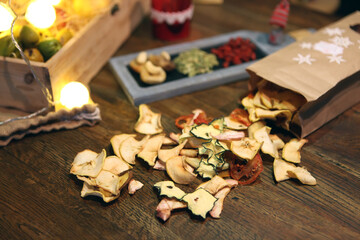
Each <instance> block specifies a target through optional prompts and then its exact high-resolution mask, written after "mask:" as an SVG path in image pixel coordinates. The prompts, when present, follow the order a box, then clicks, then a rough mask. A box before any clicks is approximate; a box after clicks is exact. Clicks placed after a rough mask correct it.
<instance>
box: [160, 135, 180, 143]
mask: <svg viewBox="0 0 360 240" xmlns="http://www.w3.org/2000/svg"><path fill="white" fill-rule="evenodd" d="M170 134H171V133H170ZM176 144H178V141H175V140H173V139H172V138H170V137H164V141H163V143H162V145H176Z"/></svg>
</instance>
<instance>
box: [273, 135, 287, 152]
mask: <svg viewBox="0 0 360 240" xmlns="http://www.w3.org/2000/svg"><path fill="white" fill-rule="evenodd" d="M270 139H271V141H272V142H273V144H274V146H275V148H276V149H277V150H279V149H283V148H284V146H285V143H284V141H283V140H282V139H281V138H279V136H278V135H275V134H270Z"/></svg>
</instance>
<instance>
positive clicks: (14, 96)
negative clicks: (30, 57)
mask: <svg viewBox="0 0 360 240" xmlns="http://www.w3.org/2000/svg"><path fill="white" fill-rule="evenodd" d="M31 64H32V67H33V69H34V72H35V74H36V76H37V77H38V78H39V80H40V81H41V82H42V83H44V84H45V86H46V87H48V88H49V89H50V91H51V84H50V78H49V72H48V69H47V68H46V67H45V66H44V64H42V63H36V62H31ZM47 104H48V103H47V100H46V98H45V96H44V94H43V93H42V90H41V86H40V84H39V83H38V82H37V81H36V80H35V78H34V77H33V75H32V73H31V71H30V68H29V67H28V66H27V65H26V64H24V62H23V61H22V60H21V59H12V58H4V57H0V106H3V107H12V108H17V109H20V110H24V111H27V112H34V111H37V110H39V109H41V108H43V107H44V106H47Z"/></svg>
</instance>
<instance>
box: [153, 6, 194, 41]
mask: <svg viewBox="0 0 360 240" xmlns="http://www.w3.org/2000/svg"><path fill="white" fill-rule="evenodd" d="M193 11H194V6H193V4H192V1H191V0H152V9H151V20H152V28H153V34H154V36H155V37H156V38H158V39H161V40H166V41H175V40H180V39H183V38H186V37H187V36H189V33H190V21H191V18H192V15H193Z"/></svg>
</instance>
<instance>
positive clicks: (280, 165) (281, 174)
mask: <svg viewBox="0 0 360 240" xmlns="http://www.w3.org/2000/svg"><path fill="white" fill-rule="evenodd" d="M295 168H296V166H295V165H294V164H292V163H289V162H286V161H284V160H282V159H280V158H275V160H274V162H273V171H274V177H275V180H276V182H281V181H284V180H287V179H289V178H290V176H289V174H288V171H290V170H293V169H295Z"/></svg>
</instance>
